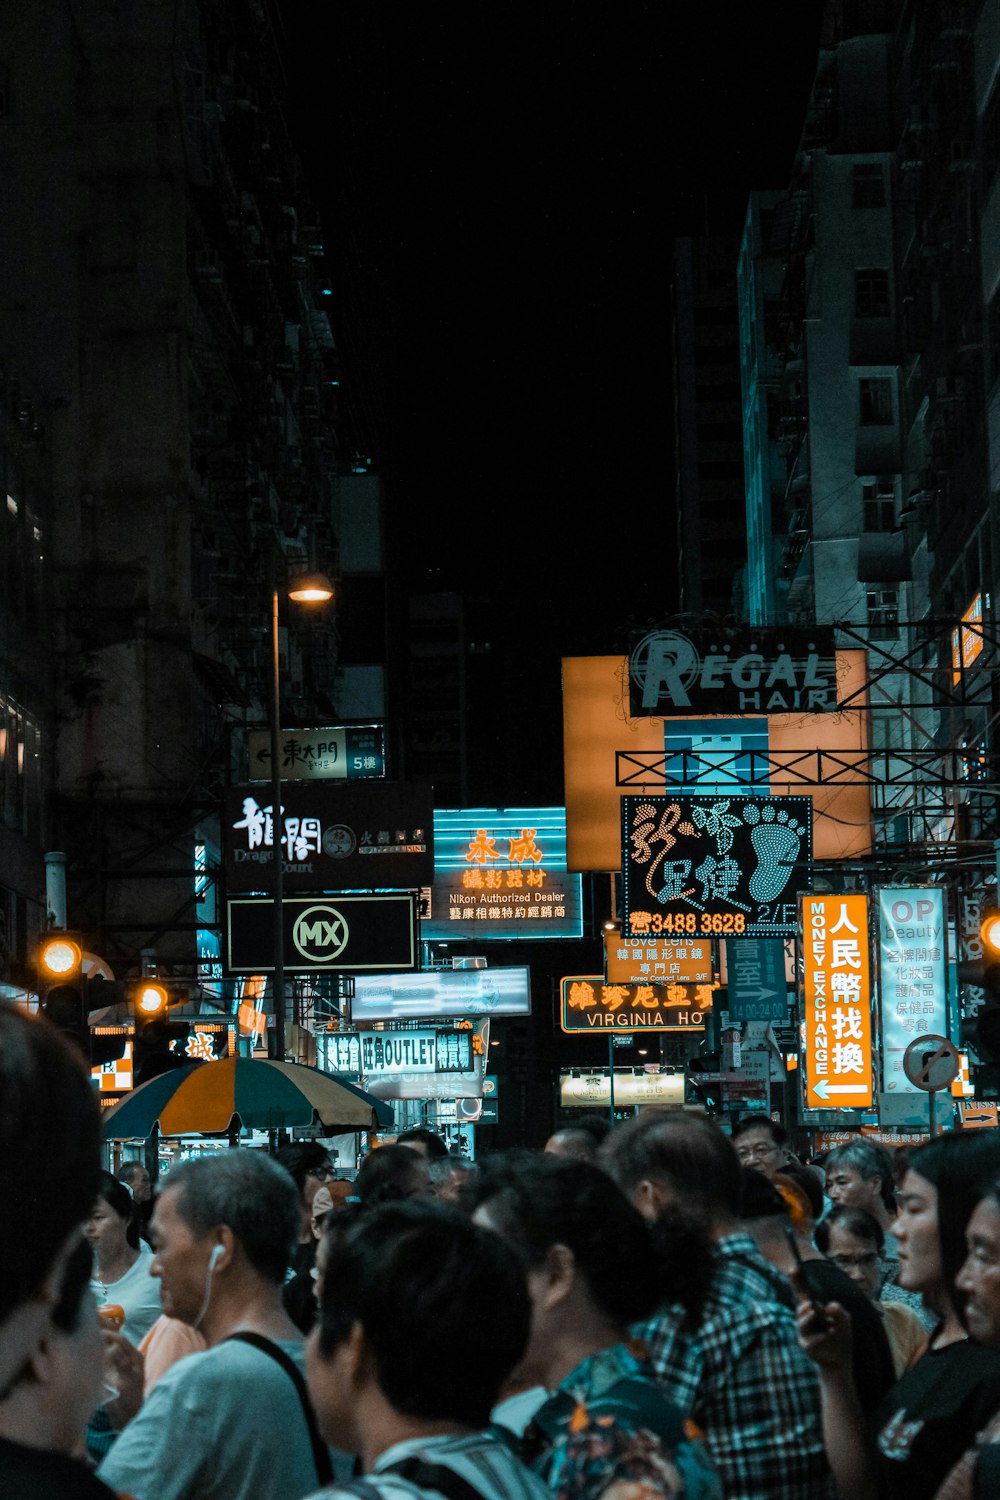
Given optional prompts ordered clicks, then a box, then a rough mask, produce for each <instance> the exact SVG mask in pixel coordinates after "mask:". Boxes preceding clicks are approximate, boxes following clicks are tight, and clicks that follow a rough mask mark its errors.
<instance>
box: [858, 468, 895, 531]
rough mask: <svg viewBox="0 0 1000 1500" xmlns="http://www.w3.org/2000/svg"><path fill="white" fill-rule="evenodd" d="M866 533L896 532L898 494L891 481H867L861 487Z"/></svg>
mask: <svg viewBox="0 0 1000 1500" xmlns="http://www.w3.org/2000/svg"><path fill="white" fill-rule="evenodd" d="M861 498H862V503H863V508H864V529H865V530H866V531H895V529H896V493H895V486H894V485H893V484H892V481H891V480H878V479H875V480H867V481H866V482H865V483H864V484H862V486H861Z"/></svg>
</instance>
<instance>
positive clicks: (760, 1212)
mask: <svg viewBox="0 0 1000 1500" xmlns="http://www.w3.org/2000/svg"><path fill="white" fill-rule="evenodd" d="M740 1179H741V1180H740V1218H741V1219H776V1218H783V1219H787V1220H788V1221H789V1222H791V1216H790V1214H789V1210H788V1204H787V1203H786V1202H785V1200H784V1198H783V1197H782V1196H781V1194H780V1193H779V1192H778V1189H777V1188H776V1187H775V1185H774V1183H773V1182H772V1181H771V1179H770V1177H765V1175H764V1173H763V1172H758V1170H757V1168H756V1167H744V1168H743V1169H742V1171H741V1172H740Z"/></svg>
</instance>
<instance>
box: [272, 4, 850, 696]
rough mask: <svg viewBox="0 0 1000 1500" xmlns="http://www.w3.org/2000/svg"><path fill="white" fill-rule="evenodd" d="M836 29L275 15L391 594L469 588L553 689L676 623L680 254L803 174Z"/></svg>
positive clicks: (769, 12) (594, 16) (473, 13)
mask: <svg viewBox="0 0 1000 1500" xmlns="http://www.w3.org/2000/svg"><path fill="white" fill-rule="evenodd" d="M820 12H821V5H820V4H819V3H818V0H750V3H747V4H745V5H743V6H740V7H736V6H730V5H723V6H718V5H717V6H712V5H703V6H690V7H689V6H684V7H677V6H670V5H665V4H663V3H662V0H658V3H646V0H637V3H629V4H626V5H624V6H616V7H613V8H612V7H604V8H603V9H601V8H598V9H596V10H594V9H591V10H587V11H586V13H585V12H583V11H581V10H579V9H578V8H575V7H570V6H568V5H562V4H558V5H538V4H537V0H536V3H533V4H531V5H528V4H524V3H521V0H512V3H507V4H504V5H503V6H498V7H494V6H486V5H478V4H464V5H461V6H459V5H456V4H451V3H447V4H446V3H441V4H433V5H431V4H427V3H416V4H407V5H393V6H389V5H385V4H378V3H376V4H362V3H355V0H336V3H334V4H332V5H328V6H327V7H325V8H324V25H323V28H322V30H321V31H320V32H319V33H317V31H316V29H315V27H316V15H317V12H316V10H315V8H314V7H306V6H304V5H301V4H299V5H297V6H291V5H287V4H286V5H285V6H284V7H283V10H282V13H281V14H282V18H283V19H282V24H283V26H284V29H285V42H284V45H285V55H286V57H287V59H288V78H289V86H290V92H291V102H290V107H289V108H290V114H289V120H290V126H291V129H292V132H293V136H294V138H295V140H296V143H297V145H298V147H299V149H300V151H301V153H302V155H303V158H304V160H305V164H306V169H307V174H308V177H309V180H310V182H311V183H312V185H313V192H314V194H315V197H316V198H317V200H318V202H319V203H320V206H321V209H322V213H323V218H324V222H325V228H326V244H327V250H328V254H329V256H330V274H331V281H332V286H333V290H334V294H335V295H334V297H333V298H332V299H331V303H332V307H331V318H332V321H333V324H334V332H335V336H336V338H337V341H338V346H339V347H340V349H341V352H342V355H343V358H344V361H345V366H346V368H345V375H344V379H345V392H346V393H347V398H348V400H349V402H350V414H351V416H352V418H353V421H354V424H355V427H356V430H357V431H358V433H359V435H360V436H359V441H360V442H361V443H362V444H363V445H364V446H365V447H367V448H368V449H370V450H371V451H372V452H373V453H374V456H375V458H376V460H377V462H378V465H379V467H380V469H381V471H382V473H383V475H384V478H385V481H386V493H387V508H388V520H389V535H390V541H391V548H390V562H391V565H392V569H393V576H394V578H395V580H396V587H397V588H405V587H407V586H408V585H409V584H411V583H412V584H413V585H415V586H417V587H420V586H422V585H425V584H429V585H433V586H441V587H458V588H459V589H461V590H462V591H463V592H468V593H477V594H479V595H481V596H482V597H483V598H484V600H485V604H484V606H483V607H482V613H483V614H484V616H485V618H486V620H487V621H488V628H489V631H490V633H491V634H492V636H493V638H494V642H495V648H499V649H500V650H501V651H504V652H507V653H508V654H514V655H520V654H523V653H535V652H538V653H540V656H539V660H538V662H537V664H536V666H535V668H534V669H533V670H534V671H535V675H536V679H537V684H538V685H539V687H540V689H541V691H542V693H543V694H545V695H546V696H547V695H548V693H549V690H550V688H551V689H553V690H554V691H555V692H556V693H557V692H558V659H559V657H560V656H562V655H570V654H586V653H591V652H596V653H602V652H606V651H614V650H617V649H622V648H623V647H624V644H625V640H626V639H627V631H628V628H629V627H630V625H631V624H633V623H635V622H639V623H642V624H645V623H646V622H647V621H649V620H651V619H653V618H655V617H661V616H664V615H668V614H669V613H670V612H671V611H672V610H673V609H675V608H676V593H675V585H674V577H675V560H674V554H675V541H674V537H675V527H674V521H673V508H672V507H673V490H674V474H673V467H672V431H671V389H670V343H669V326H668V306H669V298H668V290H669V265H670V255H671V243H672V237H673V236H674V235H675V234H698V233H701V232H703V231H704V230H705V229H706V227H707V228H708V229H709V230H711V231H728V232H732V233H738V232H739V230H740V228H741V226H742V222H743V218H744V214H745V208H746V198H747V193H748V191H749V190H750V188H751V187H781V186H784V185H785V183H786V182H787V180H788V174H789V171H790V168H791V164H792V160H793V157H794V152H795V148H796V145H797V141H798V136H799V131H800V127H801V122H802V116H803V111H804V107H805V103H806V100H807V98H808V92H809V87H810V83H811V80H812V76H813V72H814V69H815V60H816V46H817V36H818V29H819V16H820ZM682 15H683V25H682V26H681V25H679V24H678V18H679V17H680V16H682Z"/></svg>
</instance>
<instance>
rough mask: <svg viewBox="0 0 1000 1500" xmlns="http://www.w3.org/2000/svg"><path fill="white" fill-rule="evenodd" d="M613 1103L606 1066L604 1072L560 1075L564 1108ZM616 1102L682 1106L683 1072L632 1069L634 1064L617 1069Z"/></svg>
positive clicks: (560, 1097)
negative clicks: (636, 1070) (631, 1066)
mask: <svg viewBox="0 0 1000 1500" xmlns="http://www.w3.org/2000/svg"><path fill="white" fill-rule="evenodd" d="M610 1103H611V1080H610V1077H609V1075H608V1073H607V1070H605V1071H604V1072H601V1073H581V1074H567V1073H564V1074H563V1075H562V1077H561V1078H560V1079H559V1105H560V1108H562V1109H593V1108H594V1107H595V1105H597V1106H600V1105H603V1106H604V1108H605V1109H607V1108H608V1106H609V1105H610ZM615 1104H616V1105H633V1104H657V1105H660V1106H664V1105H666V1106H671V1105H672V1106H674V1107H675V1108H677V1109H680V1108H681V1107H682V1106H683V1104H684V1074H683V1073H647V1072H646V1071H645V1070H644V1069H643V1070H642V1071H641V1072H638V1073H636V1072H633V1071H632V1069H631V1068H627V1069H623V1070H622V1071H621V1072H619V1071H618V1070H617V1069H616V1071H615Z"/></svg>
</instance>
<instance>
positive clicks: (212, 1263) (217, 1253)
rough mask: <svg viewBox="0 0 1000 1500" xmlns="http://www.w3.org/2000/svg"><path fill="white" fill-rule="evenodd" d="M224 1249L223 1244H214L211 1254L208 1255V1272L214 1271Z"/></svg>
mask: <svg viewBox="0 0 1000 1500" xmlns="http://www.w3.org/2000/svg"><path fill="white" fill-rule="evenodd" d="M224 1249H225V1246H224V1245H216V1246H215V1247H214V1248H213V1250H212V1253H211V1255H210V1256H209V1257H208V1269H209V1272H212V1271H214V1270H215V1268H216V1266H217V1265H218V1264H219V1260H220V1259H221V1256H222V1252H223V1250H224Z"/></svg>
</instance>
